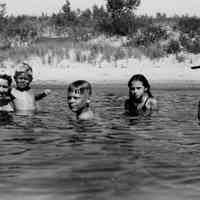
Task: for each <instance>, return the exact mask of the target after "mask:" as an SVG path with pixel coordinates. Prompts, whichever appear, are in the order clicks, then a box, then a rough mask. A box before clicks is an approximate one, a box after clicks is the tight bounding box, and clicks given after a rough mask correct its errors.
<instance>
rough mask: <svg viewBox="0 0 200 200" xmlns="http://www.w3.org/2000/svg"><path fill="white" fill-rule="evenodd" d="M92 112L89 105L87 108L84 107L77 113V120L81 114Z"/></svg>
mask: <svg viewBox="0 0 200 200" xmlns="http://www.w3.org/2000/svg"><path fill="white" fill-rule="evenodd" d="M90 110H91V109H90V107H89V105H87V106H85V107H83V108H82V109H80V110H78V111H77V113H76V116H77V118H78V117H79V116H80V115H81V114H83V113H86V112H89V111H90Z"/></svg>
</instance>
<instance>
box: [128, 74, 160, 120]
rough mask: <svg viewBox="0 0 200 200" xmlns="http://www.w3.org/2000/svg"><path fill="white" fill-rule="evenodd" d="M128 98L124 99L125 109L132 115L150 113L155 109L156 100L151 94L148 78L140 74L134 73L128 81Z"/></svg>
mask: <svg viewBox="0 0 200 200" xmlns="http://www.w3.org/2000/svg"><path fill="white" fill-rule="evenodd" d="M128 87H129V99H127V100H126V101H125V111H126V112H127V113H128V114H130V115H133V116H138V115H150V114H151V113H152V111H153V110H157V101H156V99H155V98H154V97H153V95H152V94H151V88H150V84H149V82H148V80H147V79H146V77H145V76H144V75H142V74H135V75H134V76H132V77H131V79H130V80H129V82H128Z"/></svg>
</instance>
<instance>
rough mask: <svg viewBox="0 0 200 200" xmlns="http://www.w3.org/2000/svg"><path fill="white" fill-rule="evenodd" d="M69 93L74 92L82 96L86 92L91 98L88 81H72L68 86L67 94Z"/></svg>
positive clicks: (90, 87)
mask: <svg viewBox="0 0 200 200" xmlns="http://www.w3.org/2000/svg"><path fill="white" fill-rule="evenodd" d="M69 92H75V93H79V94H84V93H85V92H87V93H88V95H89V96H91V95H92V86H91V84H90V83H89V82H88V81H85V80H78V81H74V82H73V83H71V84H70V85H69V86H68V93H69Z"/></svg>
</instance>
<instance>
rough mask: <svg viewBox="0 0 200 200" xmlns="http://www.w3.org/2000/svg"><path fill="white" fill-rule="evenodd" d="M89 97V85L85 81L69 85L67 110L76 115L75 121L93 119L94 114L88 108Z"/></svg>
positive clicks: (90, 89)
mask: <svg viewBox="0 0 200 200" xmlns="http://www.w3.org/2000/svg"><path fill="white" fill-rule="evenodd" d="M91 95H92V87H91V84H90V83H89V82H87V81H85V80H78V81H75V82H73V83H71V84H70V85H69V87H68V95H67V102H68V105H69V108H70V109H71V110H72V111H73V112H75V113H76V117H77V119H81V120H90V119H93V118H94V113H93V112H92V110H91V108H90V97H91Z"/></svg>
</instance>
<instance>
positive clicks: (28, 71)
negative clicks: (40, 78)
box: [14, 62, 33, 81]
mask: <svg viewBox="0 0 200 200" xmlns="http://www.w3.org/2000/svg"><path fill="white" fill-rule="evenodd" d="M21 74H25V75H27V76H28V77H29V78H30V81H32V80H33V70H32V67H31V66H30V65H29V64H28V63H26V62H23V63H21V64H19V65H18V66H17V67H16V70H15V74H14V79H15V80H16V78H17V76H19V75H21Z"/></svg>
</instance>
